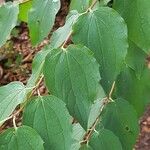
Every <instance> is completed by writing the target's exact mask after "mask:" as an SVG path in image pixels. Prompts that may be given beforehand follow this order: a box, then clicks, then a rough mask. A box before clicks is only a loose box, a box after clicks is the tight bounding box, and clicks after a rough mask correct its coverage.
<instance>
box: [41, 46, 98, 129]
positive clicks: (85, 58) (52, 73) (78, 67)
mask: <svg viewBox="0 0 150 150" xmlns="http://www.w3.org/2000/svg"><path fill="white" fill-rule="evenodd" d="M98 69H99V65H98V63H97V62H96V60H95V58H94V57H93V53H92V52H91V51H90V50H89V49H88V48H86V47H83V46H79V45H78V46H76V45H70V46H69V47H68V48H67V49H66V50H65V49H64V50H62V49H55V50H53V51H52V52H51V53H50V54H48V55H47V57H46V60H45V64H44V69H43V71H44V76H45V82H46V85H47V88H48V90H49V91H50V93H52V94H54V95H56V96H57V97H59V98H61V99H62V100H63V101H64V102H65V103H66V104H67V108H68V109H69V112H70V114H71V115H72V116H73V117H75V118H76V119H77V120H78V121H79V122H80V123H81V125H82V126H83V127H84V128H85V129H87V123H88V118H89V113H90V107H91V105H92V103H93V102H94V101H95V100H96V99H97V96H98V94H99V89H100V88H99V87H100V85H99V81H100V74H99V70H98Z"/></svg>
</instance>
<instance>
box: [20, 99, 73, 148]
mask: <svg viewBox="0 0 150 150" xmlns="http://www.w3.org/2000/svg"><path fill="white" fill-rule="evenodd" d="M23 124H25V125H28V126H31V127H32V128H34V129H35V130H36V131H37V132H38V133H39V134H40V136H41V137H42V139H43V140H44V148H45V150H49V149H53V150H60V149H61V150H69V149H70V147H71V144H72V138H71V131H72V130H71V117H70V115H69V113H68V111H67V108H66V107H65V104H64V103H63V101H61V100H59V99H58V98H56V97H54V96H44V97H41V96H40V97H37V98H35V99H33V100H32V101H31V102H30V103H29V104H28V105H27V107H26V108H25V111H24V114H23Z"/></svg>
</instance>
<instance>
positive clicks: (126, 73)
mask: <svg viewBox="0 0 150 150" xmlns="http://www.w3.org/2000/svg"><path fill="white" fill-rule="evenodd" d="M149 81H150V70H149V69H148V68H144V70H143V72H142V75H141V77H140V78H137V77H136V74H135V72H134V71H133V70H132V69H130V68H128V67H127V68H125V69H124V70H123V71H122V72H121V74H120V75H119V76H118V79H117V82H116V94H117V97H122V98H124V99H126V100H128V101H129V102H130V103H131V104H132V105H133V106H134V108H135V110H136V111H137V114H138V117H141V115H142V114H143V112H144V110H145V108H146V105H147V104H148V103H149V102H150V92H149V91H150V84H149Z"/></svg>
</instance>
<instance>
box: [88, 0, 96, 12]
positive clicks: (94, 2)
mask: <svg viewBox="0 0 150 150" xmlns="http://www.w3.org/2000/svg"><path fill="white" fill-rule="evenodd" d="M96 3H97V0H94V1H93V3H92V5H91V6H90V7H89V8H88V10H91V9H92V8H93V7H94V6H95V5H96Z"/></svg>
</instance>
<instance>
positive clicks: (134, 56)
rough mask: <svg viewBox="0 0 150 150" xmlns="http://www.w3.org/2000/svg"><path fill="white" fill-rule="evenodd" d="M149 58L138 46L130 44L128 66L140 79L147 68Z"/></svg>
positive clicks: (127, 57)
mask: <svg viewBox="0 0 150 150" xmlns="http://www.w3.org/2000/svg"><path fill="white" fill-rule="evenodd" d="M147 57H148V56H147V55H146V53H145V52H144V51H142V50H141V49H140V48H139V47H138V46H137V45H136V44H134V43H133V42H131V41H130V42H129V49H128V53H127V56H126V63H127V65H128V66H129V67H130V68H132V69H133V70H134V71H135V74H136V76H137V77H138V78H139V79H140V77H141V75H142V72H143V70H144V68H145V66H146V58H147Z"/></svg>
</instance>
